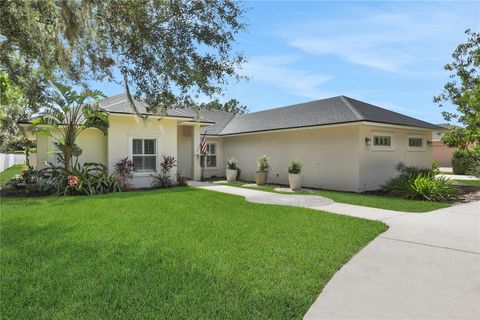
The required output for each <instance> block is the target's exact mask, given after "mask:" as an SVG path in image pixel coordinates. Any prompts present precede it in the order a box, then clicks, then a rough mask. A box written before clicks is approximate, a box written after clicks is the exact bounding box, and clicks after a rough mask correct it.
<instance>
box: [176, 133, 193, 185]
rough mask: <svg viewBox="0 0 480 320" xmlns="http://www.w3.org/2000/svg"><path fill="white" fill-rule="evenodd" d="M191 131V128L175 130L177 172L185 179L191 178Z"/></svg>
mask: <svg viewBox="0 0 480 320" xmlns="http://www.w3.org/2000/svg"><path fill="white" fill-rule="evenodd" d="M193 131H194V128H193V126H178V128H177V138H178V140H177V141H178V145H177V156H178V161H177V172H178V173H179V174H180V175H181V176H183V177H187V178H192V177H193V172H192V165H193V160H194V158H193V157H194V150H193Z"/></svg>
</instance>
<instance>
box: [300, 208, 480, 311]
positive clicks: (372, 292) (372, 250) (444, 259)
mask: <svg viewBox="0 0 480 320" xmlns="http://www.w3.org/2000/svg"><path fill="white" fill-rule="evenodd" d="M327 211H328V209H327ZM385 222H386V223H387V224H388V225H389V226H390V228H389V230H388V231H387V232H385V233H383V234H381V235H380V236H379V237H377V238H376V239H375V240H374V241H372V242H371V243H370V244H369V245H368V246H367V247H366V248H365V249H363V250H362V251H361V252H360V253H358V254H357V255H356V256H355V257H353V258H352V260H350V261H349V262H348V263H347V264H346V265H345V266H343V268H342V269H341V270H340V271H339V272H337V273H336V274H335V276H334V277H333V278H332V279H331V280H330V282H329V283H328V284H327V286H326V287H325V288H324V289H323V292H322V293H321V294H320V296H319V297H318V299H317V300H316V301H315V303H314V304H313V305H312V306H311V308H310V309H309V310H308V312H307V314H306V315H305V319H480V202H473V203H469V204H464V205H458V206H454V207H450V208H445V209H441V210H436V211H433V212H430V213H421V214H408V215H401V216H397V217H392V218H390V219H388V220H386V221H385Z"/></svg>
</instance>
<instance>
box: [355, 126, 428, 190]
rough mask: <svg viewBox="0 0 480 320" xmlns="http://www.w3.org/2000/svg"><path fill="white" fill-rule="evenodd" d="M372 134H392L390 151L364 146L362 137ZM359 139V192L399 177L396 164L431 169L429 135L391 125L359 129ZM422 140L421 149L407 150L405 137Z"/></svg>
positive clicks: (376, 187)
mask: <svg viewBox="0 0 480 320" xmlns="http://www.w3.org/2000/svg"><path fill="white" fill-rule="evenodd" d="M374 132H381V133H387V134H392V136H393V149H392V150H375V147H373V146H372V145H370V146H367V145H366V144H365V138H366V137H368V138H370V139H371V138H372V135H373V133H374ZM359 133H360V134H359V137H358V145H359V147H360V152H359V159H358V160H359V166H360V170H359V173H360V177H359V191H368V190H376V189H379V188H380V186H381V185H382V184H384V183H385V181H387V180H388V179H390V178H392V177H395V176H397V175H398V172H396V171H395V165H396V164H398V163H399V162H400V161H402V162H404V163H405V164H407V165H415V166H420V167H431V165H432V148H431V147H430V146H428V145H427V143H426V142H427V140H430V139H431V137H432V132H431V131H427V130H418V129H414V128H412V129H408V128H407V129H404V128H399V127H393V126H366V125H362V126H360V131H359ZM409 136H415V137H422V138H423V139H424V148H423V150H412V149H410V148H408V137H409Z"/></svg>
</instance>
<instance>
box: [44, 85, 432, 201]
mask: <svg viewBox="0 0 480 320" xmlns="http://www.w3.org/2000/svg"><path fill="white" fill-rule="evenodd" d="M99 104H100V106H101V107H102V108H104V109H105V110H106V111H107V112H108V114H109V123H110V127H109V129H108V134H107V135H104V134H103V133H102V132H100V131H99V130H96V129H87V130H85V131H84V132H83V133H82V134H81V135H80V137H79V138H78V140H77V144H78V145H79V146H80V147H81V148H82V149H83V153H82V155H81V156H80V161H81V162H87V161H93V162H101V163H104V164H106V165H107V166H108V168H109V170H110V171H111V172H113V171H114V167H115V163H116V162H117V161H118V160H120V159H121V158H124V157H129V158H130V159H133V160H134V162H135V164H136V171H135V173H134V178H133V182H132V183H133V184H134V185H135V186H136V187H149V186H150V185H151V176H150V175H151V173H152V172H155V171H158V170H159V163H160V161H161V157H162V155H168V156H174V157H175V158H177V159H178V166H177V168H176V171H175V172H173V173H172V174H176V173H177V172H178V173H179V174H181V175H183V176H185V177H188V178H192V179H196V180H198V179H200V175H201V167H200V158H201V157H200V155H199V144H200V139H201V134H205V136H206V141H207V153H208V155H207V159H206V167H205V169H204V174H205V177H213V176H217V177H222V176H225V162H226V160H227V159H228V158H229V157H235V158H236V159H237V160H238V161H239V167H240V169H241V174H240V178H241V179H243V180H253V177H254V176H253V174H254V172H255V168H256V160H257V159H258V158H259V157H260V156H262V155H267V156H268V157H269V158H270V164H271V170H270V172H269V177H268V181H269V182H271V183H281V184H287V183H288V178H287V176H288V175H287V170H286V169H287V165H288V162H289V161H290V160H291V159H294V158H295V159H299V160H300V161H301V162H302V163H303V184H304V185H305V186H308V187H319V188H325V189H332V190H343V191H353V192H362V191H367V190H375V189H378V188H379V187H380V186H381V184H383V183H384V182H385V181H386V180H387V179H389V178H391V177H393V176H395V175H396V174H397V173H396V172H395V168H394V167H395V165H396V164H397V163H398V162H400V161H403V162H404V163H406V164H409V165H417V166H424V167H429V166H431V163H432V148H431V141H429V140H430V139H431V137H432V133H433V132H434V131H438V130H439V129H440V127H438V126H436V125H433V124H430V123H428V122H424V121H421V120H418V119H414V118H411V117H408V116H405V115H402V114H399V113H396V112H392V111H389V110H386V109H383V108H380V107H377V106H374V105H371V104H368V103H365V102H361V101H358V100H355V99H352V98H348V97H345V96H338V97H333V98H328V99H322V100H318V101H312V102H308V103H301V104H297V105H292V106H287V107H281V108H275V109H270V110H265V111H259V112H254V113H249V114H244V115H233V114H231V113H227V112H223V111H208V110H204V111H203V110H202V111H201V112H200V114H198V113H197V112H196V111H194V110H191V109H170V110H168V111H167V113H166V114H162V115H160V114H153V113H151V112H150V111H149V109H148V106H147V105H146V104H145V103H143V102H136V103H135V106H136V109H137V110H138V112H139V113H140V114H142V115H144V116H142V117H140V116H138V115H137V114H135V112H134V111H133V109H132V108H131V105H130V104H129V102H128V99H127V96H126V95H125V94H121V95H116V96H113V97H110V98H106V99H104V100H101V101H100V102H99ZM36 139H37V153H38V154H37V157H38V160H37V166H38V168H42V167H43V166H45V164H44V163H45V161H47V160H48V161H53V160H54V158H53V156H54V155H53V152H52V151H54V150H53V149H54V144H53V139H52V138H51V137H50V138H49V137H45V136H37V137H36Z"/></svg>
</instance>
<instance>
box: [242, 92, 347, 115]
mask: <svg viewBox="0 0 480 320" xmlns="http://www.w3.org/2000/svg"><path fill="white" fill-rule="evenodd" d="M338 97H340V96H334V97H328V98H323V99H317V100H313V101H305V102H299V103H295V104H290V105H287V106H281V107H273V108H270V109H264V110H259V111H255V112H252V113H248V114H249V115H251V114H256V113H261V112H267V111H271V110H278V109H285V108H290V107H296V106H299V105H304V104H314V103H317V102H319V101H324V100H330V99H335V98H338ZM243 115H246V114H243ZM239 116H241V115H239Z"/></svg>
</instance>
